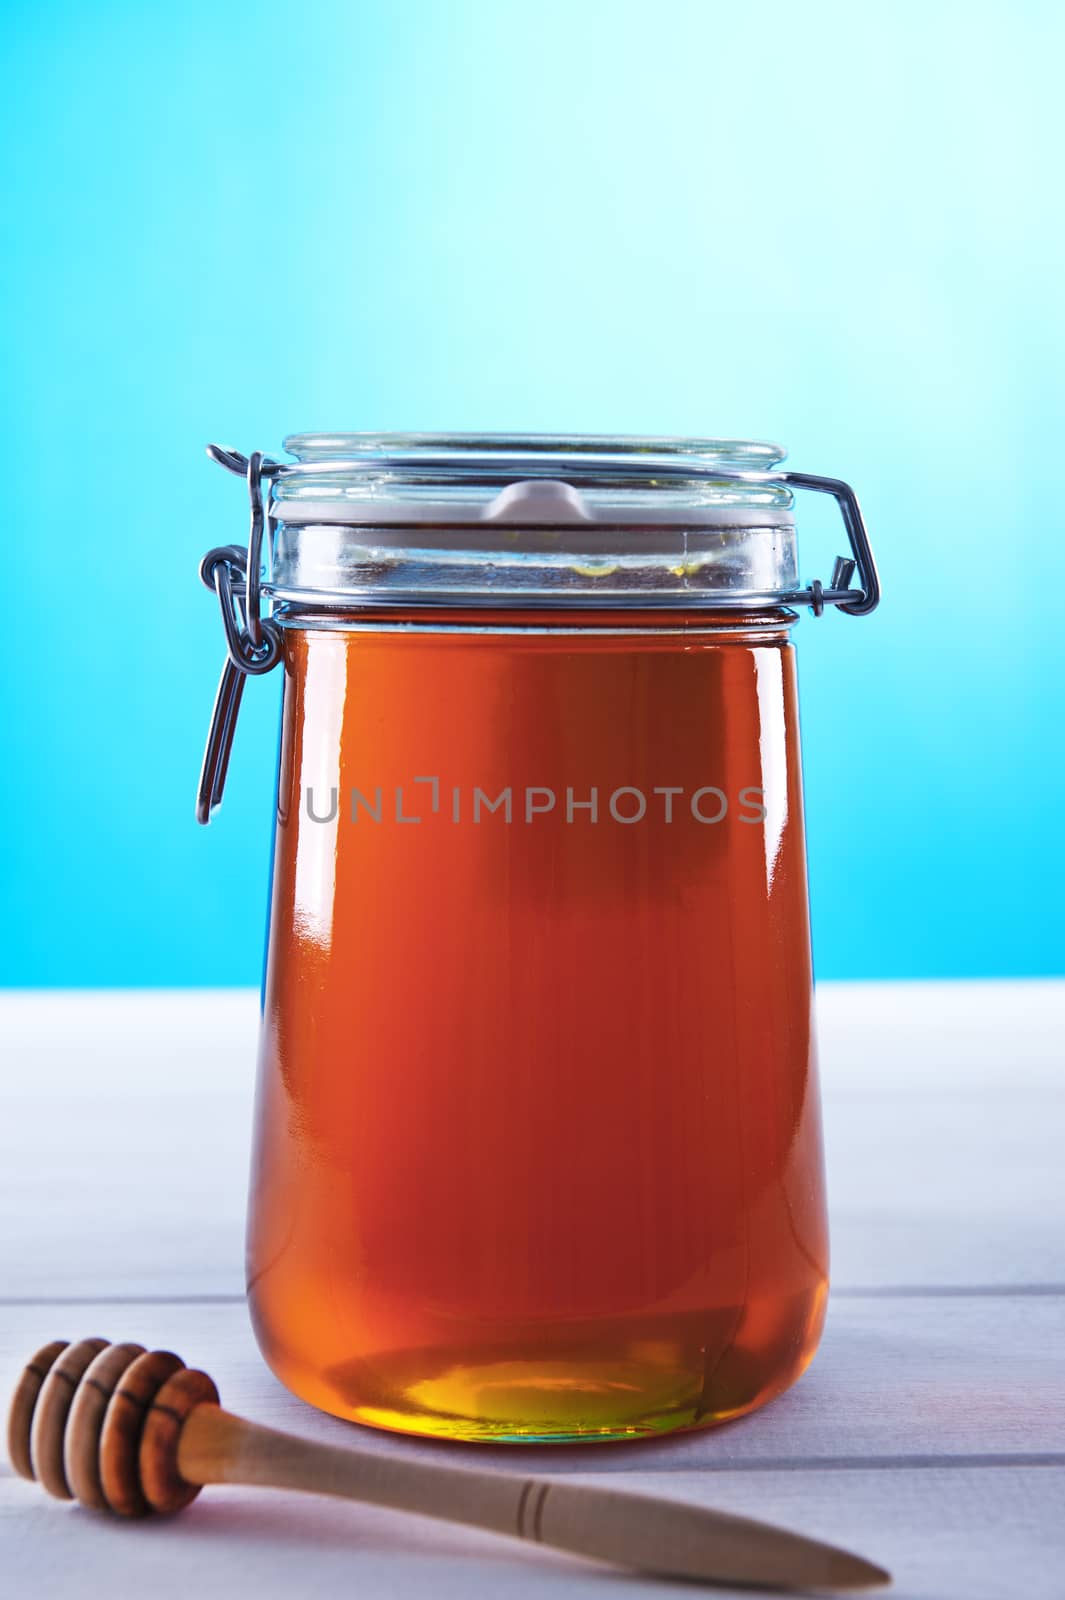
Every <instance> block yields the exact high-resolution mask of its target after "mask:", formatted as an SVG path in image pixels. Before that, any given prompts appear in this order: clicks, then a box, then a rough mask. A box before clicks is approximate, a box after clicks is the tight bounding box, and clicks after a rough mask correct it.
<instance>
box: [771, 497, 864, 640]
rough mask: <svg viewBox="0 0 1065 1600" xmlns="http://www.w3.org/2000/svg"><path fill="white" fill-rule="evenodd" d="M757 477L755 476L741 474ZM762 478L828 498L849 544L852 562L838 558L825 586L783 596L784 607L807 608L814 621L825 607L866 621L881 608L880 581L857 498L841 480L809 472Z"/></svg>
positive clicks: (819, 585) (813, 584)
mask: <svg viewBox="0 0 1065 1600" xmlns="http://www.w3.org/2000/svg"><path fill="white" fill-rule="evenodd" d="M744 476H752V477H753V476H756V474H753V473H752V474H744ZM764 477H765V478H767V479H772V481H773V482H774V483H786V484H788V485H789V486H790V487H791V488H793V489H812V490H813V491H814V493H815V494H830V495H831V496H832V498H833V500H835V502H836V504H837V505H838V506H839V509H840V515H841V516H842V518H843V526H844V527H845V528H846V530H847V539H848V541H849V542H850V547H851V558H848V557H847V556H837V557H836V563H835V566H834V567H833V569H832V578H831V580H830V582H829V584H828V586H827V588H826V587H825V585H824V584H821V583H819V582H818V581H817V580H816V579H815V580H814V582H813V583H811V584H810V586H809V588H807V589H797V590H796V591H795V592H794V593H793V594H789V595H786V596H785V603H786V604H787V605H808V606H810V608H811V609H812V611H813V614H814V616H815V617H819V616H820V615H821V613H822V611H823V610H824V609H825V607H826V606H835V607H836V608H837V610H839V611H845V612H847V614H848V616H852V617H867V616H868V615H869V613H870V611H875V610H876V608H877V606H878V605H879V604H880V577H879V574H878V573H877V570H876V560H875V558H874V556H873V547H872V545H871V544H870V543H869V533H868V530H867V529H866V526H865V519H864V518H863V516H862V510H861V507H860V506H859V504H858V496H857V495H856V494H855V492H854V490H853V489H852V488H851V486H850V484H849V483H844V482H843V481H842V480H841V479H840V478H816V477H814V476H812V475H811V474H810V473H808V472H773V473H765V474H764ZM856 570H857V573H858V583H859V585H860V587H859V588H857V589H852V588H851V586H850V584H851V579H852V578H853V576H854V573H855V571H856Z"/></svg>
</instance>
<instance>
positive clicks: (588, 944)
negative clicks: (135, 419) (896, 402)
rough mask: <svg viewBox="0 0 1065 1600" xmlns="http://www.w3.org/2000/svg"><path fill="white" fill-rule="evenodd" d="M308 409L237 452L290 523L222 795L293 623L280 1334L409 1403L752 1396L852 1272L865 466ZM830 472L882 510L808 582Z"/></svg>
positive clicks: (264, 1065)
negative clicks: (810, 641)
mask: <svg viewBox="0 0 1065 1600" xmlns="http://www.w3.org/2000/svg"><path fill="white" fill-rule="evenodd" d="M286 449H287V450H288V451H289V452H290V453H291V454H292V455H294V456H295V457H296V460H295V462H294V463H292V464H289V465H284V466H280V465H278V464H277V463H274V462H269V461H264V460H263V459H262V458H261V457H259V456H253V457H251V458H250V460H248V461H245V460H244V458H243V457H240V456H238V455H236V454H235V453H234V452H226V451H213V453H214V454H215V456H216V458H217V459H219V460H221V461H222V462H223V464H224V465H226V466H228V467H230V468H231V469H232V470H235V471H240V472H242V473H244V474H245V475H246V476H247V478H248V483H249V489H250V496H251V506H252V538H251V542H250V551H249V555H248V557H247V558H246V559H245V558H244V556H243V552H242V551H241V550H239V549H237V548H236V547H233V546H231V547H227V548H226V549H224V550H220V551H214V552H212V553H211V555H210V556H209V557H208V558H206V561H205V565H204V576H205V579H206V581H208V582H209V583H211V584H212V586H213V587H215V588H216V590H217V592H218V595H219V600H220V602H221V607H222V614H223V620H224V622H225V624H226V627H227V636H228V639H229V659H228V661H227V666H226V669H225V672H224V673H223V682H222V685H221V686H220V692H219V699H218V703H217V705H216V718H215V725H214V727H213V730H212V736H211V739H210V740H209V743H208V753H207V760H206V763H205V772H204V776H203V780H202V783H201V798H200V814H201V819H203V820H206V817H207V815H209V813H210V811H211V809H212V808H213V805H214V804H216V803H217V801H218V799H219V798H220V795H221V784H222V779H223V777H224V768H225V762H226V759H227V757H228V750H229V745H230V742H231V739H232V733H233V723H234V720H235V715H236V708H237V705H238V704H239V697H240V690H241V687H242V685H243V682H244V678H245V676H246V675H247V674H248V672H253V673H254V672H257V671H262V670H267V669H268V668H269V666H272V665H273V664H274V662H275V661H276V660H277V659H279V658H280V659H282V660H283V663H284V703H283V715H282V732H281V749H280V763H279V776H278V794H277V829H276V843H275V853H274V866H273V889H272V900H271V909H270V929H269V941H268V952H267V960H266V973H265V981H264V997H263V1019H262V1044H261V1056H260V1065H259V1085H258V1102H257V1114H256V1132H255V1141H254V1165H253V1175H252V1185H251V1203H250V1216H249V1231H248V1291H249V1297H250V1303H251V1310H252V1316H253V1319H254V1323H255V1328H256V1333H257V1335H258V1338H259V1342H260V1344H261V1347H262V1349H263V1352H264V1354H265V1356H266V1358H267V1360H268V1362H269V1363H270V1365H271V1366H272V1367H273V1369H274V1371H275V1372H276V1373H277V1374H278V1376H279V1377H280V1378H281V1379H282V1381H283V1382H284V1383H286V1384H287V1385H288V1387H289V1388H290V1389H292V1390H294V1391H295V1393H296V1394H298V1395H301V1396H302V1397H303V1398H304V1399H306V1400H309V1401H311V1402H312V1403H313V1404H314V1405H316V1406H319V1407H321V1408H322V1409H323V1410H326V1411H329V1412H332V1413H334V1414H335V1415H337V1416H341V1417H347V1418H351V1419H352V1420H354V1421H357V1422H362V1423H369V1424H372V1425H374V1426H377V1427H382V1428H390V1429H396V1430H399V1431H402V1432H407V1433H416V1434H427V1435H436V1436H442V1437H446V1438H457V1439H466V1440H485V1441H522V1442H537V1441H539V1442H558V1441H562V1440H587V1439H596V1440H604V1439H630V1438H633V1437H638V1436H643V1435H654V1434H661V1433H665V1432H669V1431H671V1430H675V1429H685V1428H695V1427H703V1426H708V1425H710V1424H713V1423H717V1422H721V1421H724V1420H727V1419H729V1418H733V1417H737V1416H740V1415H742V1414H743V1413H744V1412H747V1411H750V1410H751V1409H752V1408H754V1407H755V1406H758V1405H760V1404H762V1403H763V1402H764V1401H766V1400H768V1399H770V1398H771V1397H772V1396H773V1395H776V1394H778V1393H779V1392H780V1391H781V1390H783V1389H784V1388H786V1387H787V1386H788V1385H789V1384H790V1383H792V1382H793V1381H794V1380H795V1379H796V1378H797V1377H798V1376H799V1374H800V1373H801V1372H802V1371H803V1370H804V1368H805V1367H806V1365H807V1364H808V1363H809V1361H810V1360H811V1359H812V1357H813V1354H814V1350H815V1348H816V1345H817V1341H818V1337H819V1334H820V1330H821V1325H822V1320H823V1317H824V1310H825V1299H826V1293H827V1285H828V1246H827V1237H826V1225H825V1209H824V1195H823V1176H822V1153H821V1128H820V1111H819V1103H818V1094H817V1086H816V1065H815V1044H814V1033H813V1023H812V1012H811V1001H812V970H811V957H810V935H809V920H808V911H807V886H806V863H805V851H804V839H803V818H802V792H801V773H800V756H799V734H798V715H797V703H796V690H795V667H794V653H793V648H792V646H791V644H790V642H789V630H790V627H791V625H792V623H793V622H794V621H795V619H796V609H795V608H796V607H798V606H800V605H811V606H812V607H813V608H814V609H815V611H817V612H820V610H821V609H822V608H823V606H824V605H825V604H831V605H836V606H839V607H840V608H841V609H843V610H845V611H850V612H852V613H857V614H862V613H864V612H867V611H869V610H872V608H873V607H874V606H875V604H876V602H877V597H878V590H877V580H876V573H875V568H874V566H873V561H872V556H871V554H870V552H869V547H868V541H867V539H866V537H865V532H864V528H863V526H862V522H861V517H860V514H859V512H858V508H857V504H856V502H855V500H854V497H853V495H852V494H851V492H850V491H849V490H848V489H847V488H846V486H845V485H843V484H840V483H839V482H837V481H836V480H831V479H817V478H809V477H806V476H803V475H799V474H789V473H784V472H781V471H779V470H777V466H778V463H779V461H780V460H781V458H782V452H781V451H779V450H778V449H776V448H775V447H773V446H770V445H765V444H750V443H737V442H720V441H673V440H657V439H656V440H648V439H643V440H623V439H599V438H583V439H561V438H550V437H524V438H518V437H495V438H459V437H451V436H448V437H440V436H424V435H423V436H410V435H406V436H369V435H336V436H322V435H313V436H312V435H302V436H297V437H294V438H291V439H289V440H287V441H286ZM796 486H797V487H805V488H812V489H818V490H822V491H826V492H828V493H830V494H832V495H834V496H835V497H836V498H837V500H838V501H839V503H840V505H841V508H842V510H843V514H844V520H845V522H846V525H847V529H848V533H849V535H850V539H851V548H852V556H851V557H849V558H846V559H843V558H841V559H840V560H839V561H837V564H836V569H835V572H834V574H833V579H832V582H831V583H830V584H828V585H827V586H823V585H821V584H816V583H815V584H811V585H809V586H808V587H806V588H802V587H800V585H799V580H798V573H797V567H796V555H795V531H794V523H793V519H792V498H793V497H792V490H793V488H795V487H796ZM264 502H265V503H264ZM264 526H265V528H266V530H267V532H268V538H267V539H266V540H265V541H264V539H263V530H264ZM263 544H265V549H264V550H263V551H262V555H264V556H265V558H266V565H265V567H262V568H261V565H260V562H261V554H260V546H261V545H263ZM855 570H857V576H858V580H859V583H860V587H854V586H852V579H853V577H854V574H855ZM249 572H250V573H251V574H252V581H251V582H250V583H249V581H248V573H249ZM264 599H265V601H266V602H267V603H268V604H269V606H270V607H271V611H272V614H271V615H270V616H268V617H266V616H261V614H260V613H261V610H262V605H263V602H264Z"/></svg>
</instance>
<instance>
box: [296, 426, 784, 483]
mask: <svg viewBox="0 0 1065 1600" xmlns="http://www.w3.org/2000/svg"><path fill="white" fill-rule="evenodd" d="M284 448H285V451H286V452H287V453H288V454H289V455H291V456H295V458H296V460H295V462H294V463H285V464H284V465H283V466H282V467H281V472H282V473H284V474H288V473H294V474H296V475H299V473H300V471H301V469H303V470H306V469H310V470H312V471H313V470H314V469H316V468H318V469H321V468H323V467H324V468H327V469H332V470H336V469H337V468H338V467H339V466H340V465H341V464H342V463H343V464H347V463H350V465H351V466H352V468H354V469H356V470H358V469H359V468H371V469H372V468H377V469H388V468H390V467H392V468H397V469H402V468H404V467H409V468H419V467H429V466H438V467H440V468H441V469H443V470H447V469H451V470H458V471H463V470H465V471H476V470H477V469H479V468H480V469H486V470H488V471H500V470H502V471H505V472H506V473H507V474H508V475H511V474H513V475H514V476H515V477H531V476H543V475H549V476H551V477H559V478H567V477H569V476H570V475H571V474H572V475H574V476H576V477H578V478H579V479H584V478H586V477H588V476H590V475H591V476H598V475H599V474H600V473H602V472H603V471H604V469H605V470H606V472H607V474H608V475H610V476H613V475H614V474H615V473H618V474H620V475H623V476H625V477H628V476H633V477H635V478H645V477H646V478H659V477H660V476H666V477H669V478H674V479H681V480H689V481H690V480H691V479H698V478H705V477H712V476H713V473H714V469H715V468H722V467H727V468H731V469H732V470H733V471H735V470H737V469H745V470H749V471H763V472H764V471H769V470H771V469H772V468H773V467H774V466H776V465H777V464H778V463H779V462H781V461H783V460H784V457H785V455H786V454H787V452H786V451H785V449H784V448H783V447H782V446H781V445H779V444H774V443H771V442H769V441H765V440H757V439H703V438H682V437H672V436H670V435H665V434H596V433H587V434H563V433H458V432H455V433H434V432H428V433H315V432H310V433H292V434H289V435H288V436H287V438H286V439H285V440H284Z"/></svg>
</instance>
